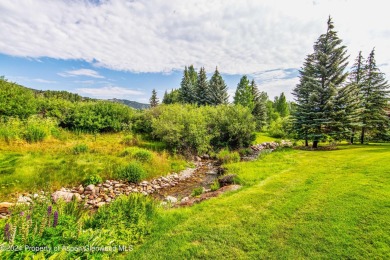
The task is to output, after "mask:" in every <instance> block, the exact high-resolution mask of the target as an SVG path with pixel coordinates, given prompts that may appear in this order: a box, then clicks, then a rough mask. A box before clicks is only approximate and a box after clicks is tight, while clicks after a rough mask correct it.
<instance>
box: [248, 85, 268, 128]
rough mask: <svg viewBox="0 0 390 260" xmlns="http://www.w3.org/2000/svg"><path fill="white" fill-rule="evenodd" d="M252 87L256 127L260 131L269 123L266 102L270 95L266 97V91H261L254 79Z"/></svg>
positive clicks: (253, 113)
mask: <svg viewBox="0 0 390 260" xmlns="http://www.w3.org/2000/svg"><path fill="white" fill-rule="evenodd" d="M250 87H251V90H252V97H253V102H254V107H253V110H252V115H253V116H254V117H255V120H256V128H257V130H259V131H260V130H261V129H262V128H263V127H264V126H265V124H266V123H267V106H266V102H267V99H268V96H266V98H265V99H264V98H263V97H264V93H260V91H259V89H258V88H257V85H256V82H255V80H253V79H252V81H251V85H250ZM265 95H266V94H265Z"/></svg>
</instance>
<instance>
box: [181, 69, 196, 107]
mask: <svg viewBox="0 0 390 260" xmlns="http://www.w3.org/2000/svg"><path fill="white" fill-rule="evenodd" d="M197 77H198V76H197V74H196V71H195V69H194V67H193V66H192V65H191V66H190V67H189V68H188V69H187V66H186V67H185V68H184V73H183V78H182V80H181V84H180V100H181V102H183V103H188V104H191V103H195V102H196V93H195V87H196V81H197Z"/></svg>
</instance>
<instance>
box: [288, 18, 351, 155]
mask: <svg viewBox="0 0 390 260" xmlns="http://www.w3.org/2000/svg"><path fill="white" fill-rule="evenodd" d="M327 24H328V28H327V31H326V33H325V34H322V35H321V36H320V37H319V38H318V40H317V41H316V42H315V44H314V53H313V54H312V55H310V57H311V58H310V59H311V62H310V70H307V71H306V72H305V73H306V74H307V73H308V72H309V73H310V74H308V75H304V77H308V78H310V80H307V79H304V80H303V81H301V82H300V84H298V85H297V88H303V89H302V91H301V90H299V89H298V90H297V89H296V90H295V91H294V92H295V93H296V94H298V95H299V94H302V95H306V94H308V96H307V97H306V98H308V103H307V104H306V105H305V106H307V108H305V113H307V114H306V115H304V114H303V113H301V115H302V116H304V117H303V118H301V119H302V120H304V122H302V121H300V120H297V119H295V124H303V123H305V124H304V125H301V127H300V126H298V127H297V126H296V127H297V128H298V129H299V128H300V129H301V130H304V132H307V134H308V135H309V134H310V136H311V138H312V139H313V148H317V146H318V142H319V141H320V140H321V139H322V138H323V137H324V135H326V134H330V135H336V134H337V128H336V127H335V126H336V125H337V122H338V120H339V118H337V114H338V111H337V109H338V106H337V105H336V100H337V93H338V91H339V90H340V89H341V87H342V86H343V83H344V81H345V79H346V77H347V75H348V74H347V73H346V72H344V70H345V68H346V66H347V65H348V62H347V59H348V56H346V47H345V46H343V45H341V43H342V40H341V39H339V38H338V36H337V32H336V31H334V26H333V22H332V19H331V18H330V17H329V19H328V23H327ZM307 61H308V60H307ZM302 76H303V75H302V74H301V77H302ZM297 101H298V102H299V99H297ZM309 119H310V120H309ZM306 124H307V125H306Z"/></svg>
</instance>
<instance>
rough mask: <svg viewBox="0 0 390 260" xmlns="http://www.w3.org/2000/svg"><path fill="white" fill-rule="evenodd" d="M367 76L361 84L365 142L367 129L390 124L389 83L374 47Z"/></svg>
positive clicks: (362, 141) (376, 128) (366, 65)
mask: <svg viewBox="0 0 390 260" xmlns="http://www.w3.org/2000/svg"><path fill="white" fill-rule="evenodd" d="M365 71H366V77H365V80H364V83H362V84H361V85H360V92H361V95H362V109H363V111H362V114H361V120H362V121H361V123H362V131H361V134H360V143H362V144H363V143H364V140H365V134H366V131H367V130H374V129H375V130H377V131H383V130H384V129H385V127H387V126H388V122H389V119H388V117H387V114H386V111H385V109H386V106H387V104H388V103H387V102H388V94H389V90H388V88H389V85H388V83H387V81H386V79H385V76H384V74H383V73H382V72H380V70H379V69H378V67H377V65H376V62H375V52H374V49H373V50H372V51H371V53H370V55H369V57H368V59H367V62H366V64H365Z"/></svg>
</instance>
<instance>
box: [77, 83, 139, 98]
mask: <svg viewBox="0 0 390 260" xmlns="http://www.w3.org/2000/svg"><path fill="white" fill-rule="evenodd" d="M76 92H78V93H79V94H81V95H87V96H89V97H93V98H102V99H110V98H125V99H130V100H134V96H139V95H143V94H144V93H143V92H141V91H137V90H132V89H127V88H123V87H118V86H105V87H101V88H78V89H76Z"/></svg>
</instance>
